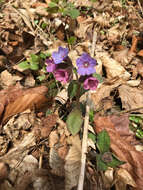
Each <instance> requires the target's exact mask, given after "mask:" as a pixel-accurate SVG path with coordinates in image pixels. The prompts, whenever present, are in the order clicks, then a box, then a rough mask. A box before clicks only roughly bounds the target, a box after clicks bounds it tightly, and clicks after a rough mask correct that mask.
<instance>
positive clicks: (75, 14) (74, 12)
mask: <svg viewBox="0 0 143 190" xmlns="http://www.w3.org/2000/svg"><path fill="white" fill-rule="evenodd" d="M68 15H69V16H70V17H71V18H72V19H76V18H77V17H78V16H79V15H80V12H79V10H77V9H70V10H69V13H68Z"/></svg>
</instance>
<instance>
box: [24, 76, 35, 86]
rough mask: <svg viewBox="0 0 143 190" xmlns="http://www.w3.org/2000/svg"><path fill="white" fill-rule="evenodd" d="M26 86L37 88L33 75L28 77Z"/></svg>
mask: <svg viewBox="0 0 143 190" xmlns="http://www.w3.org/2000/svg"><path fill="white" fill-rule="evenodd" d="M24 86H26V87H34V86H35V79H34V77H33V75H32V74H30V75H29V76H27V77H26V79H25V82H24Z"/></svg>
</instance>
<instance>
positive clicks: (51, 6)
mask: <svg viewBox="0 0 143 190" xmlns="http://www.w3.org/2000/svg"><path fill="white" fill-rule="evenodd" d="M48 6H49V7H50V8H55V7H58V4H57V3H54V2H52V1H51V2H50V3H49V4H48Z"/></svg>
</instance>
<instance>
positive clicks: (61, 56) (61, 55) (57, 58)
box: [52, 47, 69, 64]
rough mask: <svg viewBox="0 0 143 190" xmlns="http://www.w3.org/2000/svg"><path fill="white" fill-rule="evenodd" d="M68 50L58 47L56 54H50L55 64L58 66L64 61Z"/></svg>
mask: <svg viewBox="0 0 143 190" xmlns="http://www.w3.org/2000/svg"><path fill="white" fill-rule="evenodd" d="M68 52H69V50H68V48H63V47H59V49H58V52H53V53H52V58H53V60H54V63H55V64H59V63H61V62H62V61H64V60H65V58H66V57H67V56H68Z"/></svg>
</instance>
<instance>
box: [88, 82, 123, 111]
mask: <svg viewBox="0 0 143 190" xmlns="http://www.w3.org/2000/svg"><path fill="white" fill-rule="evenodd" d="M123 82H124V81H123V80H122V79H117V80H110V81H109V83H103V84H101V86H100V87H99V88H97V90H96V92H94V93H92V94H91V99H92V101H93V103H94V105H95V108H96V109H98V108H99V107H103V106H104V104H103V99H105V98H108V97H110V93H111V91H112V90H114V89H115V88H117V87H118V86H119V85H121V84H122V83H123Z"/></svg>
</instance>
